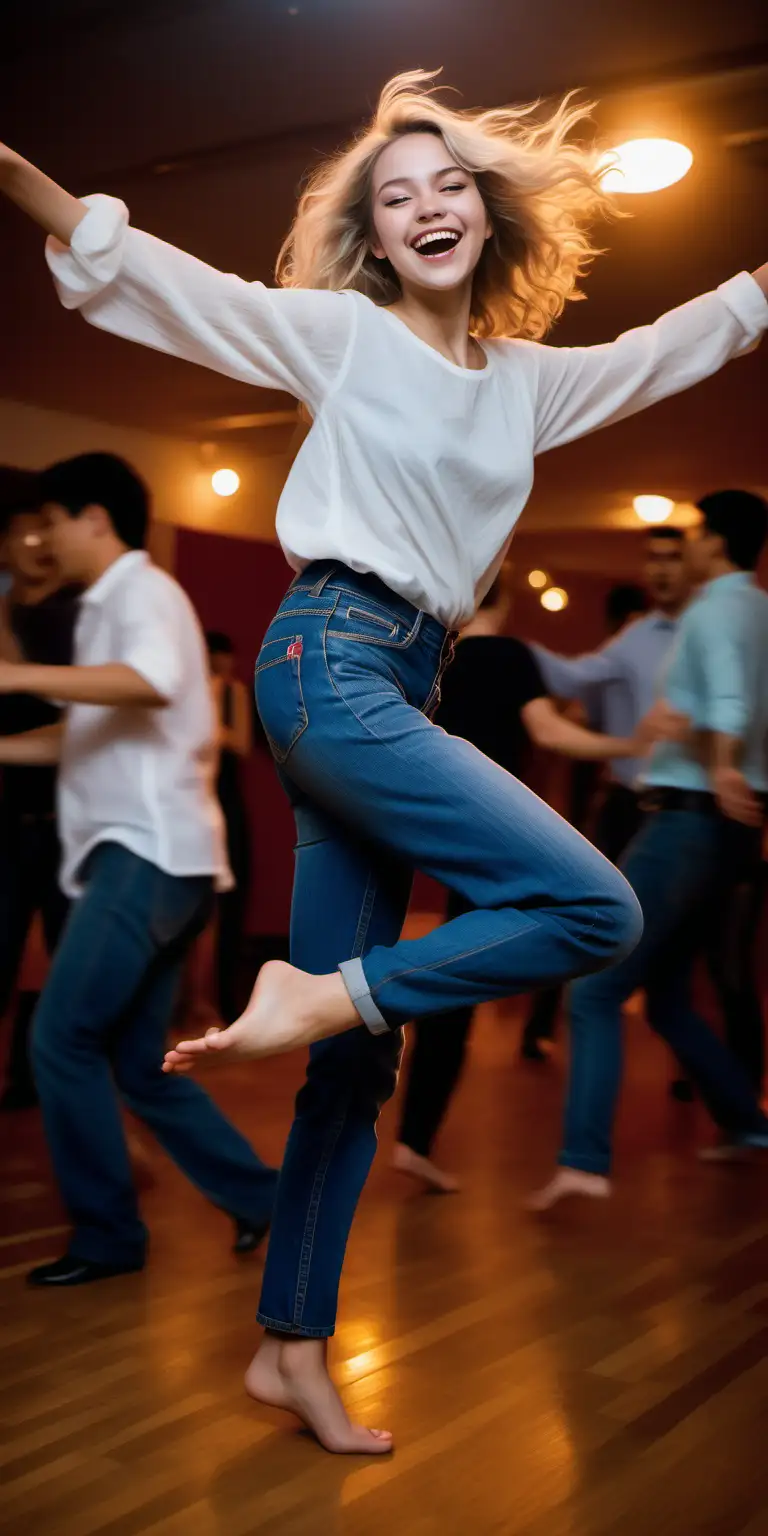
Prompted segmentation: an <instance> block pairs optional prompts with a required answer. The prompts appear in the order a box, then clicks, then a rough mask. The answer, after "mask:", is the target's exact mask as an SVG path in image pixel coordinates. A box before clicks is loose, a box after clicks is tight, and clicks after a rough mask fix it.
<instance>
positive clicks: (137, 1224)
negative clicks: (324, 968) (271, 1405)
mask: <svg viewBox="0 0 768 1536" xmlns="http://www.w3.org/2000/svg"><path fill="white" fill-rule="evenodd" d="M38 494H39V498H40V505H41V507H42V516H43V520H44V526H45V542H44V546H43V547H44V549H45V550H46V551H49V552H50V554H51V555H52V557H53V559H54V561H55V564H56V567H57V569H58V570H59V571H60V573H61V576H62V578H63V579H65V580H70V581H75V582H77V583H79V584H81V585H82V587H83V588H84V591H83V595H82V597H81V599H80V610H79V614H78V620H77V625H76V630H75V643H74V665H71V666H69V665H36V664H28V663H26V662H23V661H19V662H13V661H4V662H1V663H0V694H5V695H10V694H16V693H25V694H29V695H31V696H32V697H33V698H39V699H49V698H54V699H56V700H57V701H58V702H59V704H60V705H64V706H66V707H65V709H64V714H63V719H62V721H60V722H56V723H54V722H50V723H46V724H43V725H41V726H38V727H36V728H34V729H31V730H29V731H26V732H24V733H23V734H20V735H18V736H13V737H5V738H3V739H2V740H0V762H2V763H3V764H12V765H18V764H22V765H45V766H49V767H54V766H55V765H56V764H57V763H58V764H59V765H60V766H59V782H58V810H59V831H60V836H61V842H62V850H63V859H62V869H61V883H62V887H63V890H64V892H65V894H66V895H67V896H68V897H69V898H70V900H71V902H72V908H71V911H70V915H69V918H68V920H67V925H66V928H65V931H64V934H63V936H62V940H61V943H60V945H59V948H58V950H57V952H56V955H55V957H54V960H53V963H52V966H51V970H50V973H49V976H48V980H47V982H46V985H45V988H44V990H43V993H42V996H41V999H40V1003H39V1005H38V1008H37V1011H36V1014H35V1020H34V1027H33V1041H32V1055H33V1067H34V1075H35V1082H36V1084H37V1089H38V1092H39V1095H40V1102H41V1105H42V1110H43V1119H44V1124H45V1130H46V1136H47V1140H48V1146H49V1149H50V1153H51V1158H52V1161H53V1165H54V1170H55V1173H56V1177H57V1180H58V1183H59V1186H60V1189H61V1193H62V1196H63V1199H64V1202H65V1205H66V1207H67V1210H68V1212H69V1215H70V1219H71V1222H72V1228H73V1230H72V1235H71V1239H70V1243H69V1246H68V1249H67V1252H66V1253H65V1254H64V1256H63V1257H62V1258H61V1259H58V1260H56V1261H55V1262H54V1263H49V1264H43V1265H40V1266H38V1267H37V1268H36V1269H33V1270H32V1271H31V1273H30V1275H29V1277H28V1279H29V1282H30V1284H32V1285H35V1286H74V1285H82V1284H85V1283H87V1282H90V1281H96V1280H101V1279H107V1278H109V1277H110V1276H111V1275H116V1274H124V1273H128V1272H131V1271H134V1270H138V1269H141V1268H142V1267H143V1265H144V1262H145V1257H146V1246H147V1233H146V1229H145V1227H144V1225H143V1223H142V1221H141V1218H140V1215H139V1210H138V1205H137V1201H136V1192H135V1188H134V1183H133V1179H132V1170H131V1165H130V1161H129V1155H128V1149H127V1146H126V1140H125V1135H124V1131H123V1126H122V1121H121V1117H120V1111H119V1106H118V1099H117V1093H118V1092H119V1093H120V1095H121V1096H122V1098H123V1100H124V1102H125V1103H126V1105H127V1106H128V1107H129V1108H130V1109H131V1110H132V1111H133V1113H134V1114H136V1115H137V1116H138V1117H139V1119H141V1120H142V1121H143V1122H144V1123H145V1124H146V1125H147V1126H149V1128H150V1129H151V1130H152V1131H153V1133H154V1135H155V1136H156V1137H157V1139H158V1140H159V1141H160V1142H161V1144H162V1145H163V1146H164V1148H165V1150H166V1151H167V1152H168V1153H169V1154H170V1156H171V1157H172V1158H173V1159H174V1161H175V1162H176V1163H177V1164H178V1166H179V1167H180V1168H181V1169H182V1171H183V1172H185V1173H186V1174H187V1177H188V1178H189V1179H190V1180H191V1182H192V1183H193V1184H196V1185H197V1187H198V1188H199V1189H200V1190H201V1191H202V1192H203V1193H204V1194H205V1195H206V1196H207V1197H208V1199H209V1200H211V1201H212V1203H213V1204H215V1205H217V1206H218V1207H219V1208H220V1209H221V1210H223V1211H225V1212H226V1213H227V1214H228V1215H229V1216H230V1217H231V1218H232V1220H233V1221H234V1223H235V1228H236V1248H237V1249H238V1251H247V1250H248V1249H250V1248H252V1247H255V1246H256V1244H257V1243H258V1242H259V1241H260V1240H261V1238H262V1237H263V1236H264V1233H265V1232H266V1230H267V1227H268V1225H269V1219H270V1214H271V1209H272V1202H273V1198H274V1189H275V1182H276V1174H275V1172H274V1170H272V1169H270V1168H267V1167H266V1166H265V1165H264V1164H263V1163H262V1162H261V1161H260V1159H259V1158H258V1157H257V1156H256V1154H255V1153H254V1152H253V1151H252V1149H251V1147H250V1146H249V1144H248V1142H247V1141H246V1140H245V1138H244V1137H243V1136H241V1134H240V1133H239V1132H238V1131H236V1130H235V1128H234V1126H232V1125H231V1124H230V1123H229V1121H228V1120H227V1119H226V1118H225V1117H224V1115H223V1114H222V1113H221V1111H220V1110H219V1109H217V1108H216V1107H215V1105H214V1104H213V1103H212V1101H211V1100H210V1099H209V1098H208V1095H207V1094H206V1093H204V1092H203V1091H202V1090H201V1089H200V1088H199V1087H198V1086H197V1085H196V1084H194V1083H192V1082H190V1081H187V1080H184V1079H182V1078H179V1079H178V1080H175V1079H174V1080H172V1081H169V1080H168V1078H167V1077H165V1076H164V1075H163V1072H162V1059H163V1051H164V1049H165V1045H166V1030H167V1026H168V1022H169V1018H170V1015H171V1011H172V1008H173V1002H174V997H175V993H176V990H177V986H178V982H179V978H180V974H181V969H182V966H183V962H184V957H185V955H186V953H187V951H188V949H189V947H190V945H191V944H192V942H193V941H194V939H195V938H196V936H197V934H198V933H199V932H200V931H201V930H202V928H203V927H204V926H205V923H206V922H207V920H208V917H209V916H210V912H211V909H212V905H213V900H214V885H215V884H218V885H220V886H224V885H226V883H227V881H228V878H229V873H228V868H227V862H226V853H225V848H224V835H223V824H222V817H221V812H220V809H219V806H218V804H217V802H216V800H215V797H214V795H213V792H212V784H211V771H210V768H211V761H212V759H213V756H214V753H215V738H216V724H215V720H214V714H213V707H212V700H211V692H210V680H209V675H208V667H207V664H206V656H205V647H204V641H203V636H202V633H201V631H200V627H199V625H198V622H197V619H196V616H195V613H194V610H193V609H192V607H191V604H190V603H189V600H188V599H187V597H186V596H185V594H184V593H183V592H182V590H181V588H180V587H179V586H178V584H177V583H176V582H175V581H173V579H172V578H171V577H170V576H168V575H166V573H165V572H164V571H161V570H159V569H158V568H157V567H156V566H153V565H152V564H151V562H150V560H149V557H148V555H147V554H146V552H145V550H144V544H145V541H146V534H147V525H148V517H149V502H148V495H147V491H146V488H145V486H144V485H143V483H142V482H141V480H140V479H139V478H138V476H137V475H136V474H135V473H134V471H133V470H132V469H131V468H130V467H129V466H128V465H127V464H125V463H124V462H123V461H122V460H121V459H118V458H116V457H115V456H114V455H112V454H107V453H93V454H82V455H80V456H79V457H78V458H75V459H70V460H67V461H66V462H63V463H61V464H56V465H53V466H52V467H51V468H50V469H48V470H46V471H44V472H43V474H42V475H41V476H40V481H39V490H38ZM116 1090H117V1091H116Z"/></svg>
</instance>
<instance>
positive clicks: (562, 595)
mask: <svg viewBox="0 0 768 1536" xmlns="http://www.w3.org/2000/svg"><path fill="white" fill-rule="evenodd" d="M539 602H540V603H541V606H542V608H546V610H547V612H548V613H562V611H563V609H564V608H567V607H568V593H567V592H566V591H565V590H564V589H563V587H547V590H546V592H542V594H541V597H540V598H539Z"/></svg>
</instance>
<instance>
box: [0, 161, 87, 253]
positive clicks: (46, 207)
mask: <svg viewBox="0 0 768 1536" xmlns="http://www.w3.org/2000/svg"><path fill="white" fill-rule="evenodd" d="M0 188H1V189H2V191H3V192H4V193H5V195H6V197H9V198H10V200H11V202H12V203H15V204H16V206H17V207H18V208H21V210H22V212H23V213H27V214H29V217H30V218H31V219H34V221H35V223H36V224H40V225H41V226H42V228H43V229H44V230H45V232H46V234H49V235H53V236H54V237H55V239H57V240H60V241H61V244H62V245H69V243H70V240H71V239H72V236H73V234H74V232H75V230H76V229H77V226H78V224H79V223H80V221H81V219H83V218H85V214H86V212H87V210H86V206H85V203H81V202H80V199H79V198H78V197H73V196H72V194H71V192H65V191H64V188H63V187H59V186H57V184H56V182H55V181H51V179H50V177H49V176H46V175H45V174H44V173H43V172H42V171H39V170H38V169H37V166H35V165H30V163H29V161H28V160H24V159H22V156H21V155H17V154H16V153H15V151H14V150H12V149H9V148H8V146H7V144H0Z"/></svg>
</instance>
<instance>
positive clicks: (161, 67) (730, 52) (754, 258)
mask: <svg viewBox="0 0 768 1536" xmlns="http://www.w3.org/2000/svg"><path fill="white" fill-rule="evenodd" d="M3 35H4V36H3V54H2V61H1V62H0V101H2V131H3V134H4V135H5V137H7V139H8V141H9V142H10V143H11V144H13V146H14V147H15V148H17V149H19V150H20V151H21V152H22V153H24V154H26V155H28V156H29V157H30V158H32V159H35V160H36V161H38V162H39V163H40V164H42V165H43V167H44V168H45V169H46V170H47V171H48V172H49V173H50V174H51V175H53V176H55V177H57V178H58V179H61V180H62V181H64V182H65V183H66V184H67V185H68V186H70V187H71V189H72V190H73V191H76V192H80V193H83V192H86V191H93V190H99V189H103V190H106V191H109V192H112V193H115V194H117V195H119V196H122V197H124V198H125V200H126V201H127V202H128V203H129V204H130V206H131V209H132V214H133V218H134V222H136V223H138V224H142V225H144V226H145V227H147V228H149V229H151V230H152V231H153V232H154V233H156V234H158V235H160V236H162V237H163V238H165V239H167V240H171V241H174V242H176V243H178V244H181V245H184V246H186V247H187V248H188V249H190V250H192V251H194V252H195V254H197V255H199V256H201V257H203V258H204V259H206V260H208V261H211V262H213V263H215V264H216V265H218V266H221V267H225V268H228V269H230V270H236V271H239V272H241V273H242V274H243V275H244V276H246V277H249V278H256V277H260V278H263V279H266V280H269V277H270V273H271V270H272V266H273V263H274V259H275V255H276V252H277V249H278V246H279V243H280V239H281V236H282V234H283V233H284V231H285V228H286V226H287V224H288V222H289V219H290V214H291V209H292V204H293V200H294V195H295V190H296V187H297V185H298V183H299V182H300V180H301V177H302V175H303V173H304V172H305V171H306V169H307V168H308V166H310V165H312V164H313V163H314V162H315V160H316V158H317V156H318V155H319V154H322V153H323V152H325V151H326V150H328V149H331V148H333V147H335V146H336V145H337V144H338V143H339V142H341V141H342V140H343V138H344V136H345V135H346V133H347V132H348V131H349V129H350V128H351V127H353V126H354V125H355V124H356V123H358V122H359V121H360V119H361V118H362V117H364V116H365V114H366V112H367V111H368V109H369V108H370V105H371V103H372V102H373V101H374V99H375V97H376V94H377V90H378V88H379V86H380V85H381V83H382V82H383V81H384V80H385V79H386V78H387V77H388V76H389V75H390V74H392V73H394V72H396V71H397V70H400V69H404V68H412V67H415V66H419V65H424V66H428V67H432V66H437V65H443V66H444V78H445V79H446V81H447V82H449V83H450V84H452V85H455V86H456V87H458V88H459V90H460V91H461V93H462V95H463V97H464V99H465V101H466V102H467V103H468V104H480V103H482V104H487V105H491V104H494V103H500V102H504V101H514V100H518V101H519V100H530V99H532V98H534V97H544V98H546V97H549V96H553V95H555V94H556V93H558V92H561V91H562V90H564V89H567V88H568V87H572V86H580V87H584V89H585V90H587V91H588V92H589V93H590V94H594V95H595V96H596V97H597V98H599V100H600V103H601V104H600V107H599V109H598V113H597V126H598V130H599V131H600V132H601V133H604V134H605V135H607V137H608V138H609V139H610V138H612V137H613V136H614V135H615V134H618V133H621V132H626V133H631V132H637V131H638V130H640V129H644V130H647V131H650V132H661V133H665V134H668V135H671V136H674V137H680V138H683V139H684V140H685V141H686V142H687V143H689V144H690V145H691V147H692V148H693V149H694V152H695V156H696V160H695V164H694V169H693V171H692V172H691V174H690V175H689V176H688V177H687V178H686V179H685V180H684V181H683V182H682V183H680V184H679V185H678V186H677V187H674V188H671V189H669V190H668V191H666V192H662V193H659V194H656V195H655V196H653V197H649V198H640V199H634V200H629V199H627V203H629V202H630V201H631V202H632V211H633V213H634V214H635V217H634V218H633V219H632V220H631V221H627V222H626V223H623V224H620V225H618V226H612V227H610V228H609V229H607V230H606V237H605V243H606V245H608V246H609V254H608V255H607V256H606V257H604V258H603V259H602V260H601V261H600V262H599V263H598V265H597V267H596V269H595V272H594V275H593V276H592V278H591V279H590V281H589V289H588V291H589V302H588V303H586V304H581V305H575V306H572V308H571V310H570V312H569V314H568V316H567V317H566V319H565V320H564V321H563V322H562V324H561V326H560V327H559V328H558V330H557V334H556V338H555V339H556V340H557V341H558V342H560V341H562V342H574V341H578V342H589V341H596V340H605V339H607V338H609V337H610V336H612V335H614V334H616V333H617V332H618V331H619V330H621V329H624V328H625V327H627V326H630V325H633V324H636V323H639V322H642V321H645V320H649V319H652V318H654V316H655V315H656V314H657V313H660V312H661V311H662V310H663V309H665V308H667V307H669V306H670V305H672V304H675V303H678V302H680V301H681V300H683V299H685V298H688V297H690V296H692V295H693V294H694V293H696V292H698V291H701V290H702V289H705V288H708V287H710V286H712V285H714V284H716V283H717V282H719V281H721V280H722V279H723V278H725V277H727V276H729V275H730V274H731V273H732V272H733V271H736V270H738V269H740V268H742V267H747V268H749V267H754V266H756V265H758V264H759V263H760V262H762V261H763V260H765V259H766V258H768V201H767V199H766V190H767V189H768V7H766V6H765V5H762V4H757V3H750V0H729V3H728V4H727V5H726V4H724V3H723V0H645V3H644V4H640V3H619V4H616V3H613V4H607V3H605V0H581V3H580V4H578V5H575V4H573V0H537V3H536V4H530V3H523V0H295V3H294V0H131V3H130V4H127V3H126V0H123V3H121V4H112V3H97V0H38V3H35V0H26V3H23V4H22V3H19V0H4V5H3ZM0 239H1V240H2V248H3V266H4V279H3V291H2V301H1V303H2V315H1V318H0V325H1V326H2V333H3V339H2V354H1V357H0V370H1V372H0V393H2V394H5V395H7V396H11V397H13V398H17V399H22V400H28V401H34V402H36V403H39V404H43V405H47V406H53V407H60V408H65V409H68V410H73V411H76V412H81V413H85V414H88V415H92V416H95V417H100V418H103V419H109V420H115V421H122V422H128V423H131V424H134V425H138V426H143V427H148V428H151V429H154V430H156V431H167V432H183V433H186V434H192V435H205V428H204V426H203V423H204V422H206V421H208V420H210V419H211V418H219V417H223V416H231V415H233V414H237V413H250V412H254V411H261V410H270V409H274V408H275V407H279V406H281V405H285V404H286V403H287V402H286V401H285V400H284V399H281V398H280V397H279V396H274V395H265V394H258V395H254V392H253V391H249V390H248V389H247V388H245V387H244V386H241V385H238V384H236V383H234V382H232V381H230V380H227V379H223V378H220V377H218V376H216V375H214V374H212V373H209V372H207V371H205V370H201V369H194V368H192V367H190V366H188V365H186V364H182V363H178V362H175V361H173V360H171V359H168V358H164V357H160V356H158V355H157V354H153V353H149V352H144V351H142V350H141V349H139V348H136V347H131V346H129V345H128V344H126V343H122V342H120V341H117V340H115V339H114V338H110V337H106V336H104V335H101V334H99V333H96V332H94V331H92V330H91V329H90V328H88V327H86V326H84V325H83V324H81V323H80V322H79V321H78V320H77V319H76V318H75V317H72V316H68V315H65V314H64V313H62V312H61V311H60V310H59V308H58V305H57V304H56V301H55V299H54V297H53V294H52V292H51V288H50V285H49V282H48V279H47V275H46V272H45V268H44V265H43V261H42V251H41V242H40V240H39V239H38V237H37V235H36V232H35V231H34V230H32V229H30V228H28V227H27V226H26V224H25V222H24V221H23V220H22V219H21V218H20V217H19V216H18V215H17V214H16V212H15V211H14V210H12V209H3V210H2V212H1V213H0ZM767 370H768V353H766V352H765V350H764V351H763V353H762V355H761V354H756V355H755V356H753V357H750V358H748V359H747V360H746V361H744V362H741V363H739V364H737V365H734V366H733V367H731V368H730V369H728V370H726V372H725V373H724V374H723V375H721V377H720V378H718V379H716V380H712V381H709V382H708V383H707V384H705V385H702V386H700V387H699V388H698V389H696V390H694V391H693V392H692V393H691V394H690V395H689V396H687V397H685V398H683V399H679V400H677V401H674V402H670V403H669V404H667V405H664V406H660V407H656V408H655V409H654V410H653V411H652V412H650V413H649V414H648V415H647V416H645V417H644V418H641V419H640V420H637V421H634V422H630V423H626V424H624V425H623V426H622V427H620V428H616V429H613V431H612V433H611V434H610V438H600V437H597V438H595V439H592V440H590V441H588V442H586V443H582V444H577V445H576V446H575V447H573V448H570V449H567V450H562V451H561V452H560V453H558V454H555V455H553V456H552V458H551V460H550V461H549V462H546V463H544V464H542V474H541V476H540V487H541V489H540V493H539V494H540V495H546V496H547V497H548V498H552V497H555V496H557V497H558V498H560V499H561V501H563V503H564V504H566V503H568V502H569V500H570V499H573V500H574V502H575V500H576V499H578V500H579V501H580V502H581V503H582V505H583V501H584V497H585V495H586V496H589V497H594V498H596V500H601V499H602V500H605V499H606V498H607V497H608V498H612V499H613V501H614V502H615V501H616V498H617V497H618V496H620V495H622V494H624V493H625V492H626V493H627V494H629V493H631V491H632V490H637V489H661V490H669V491H670V492H671V493H672V494H677V495H680V496H684V495H692V494H696V493H697V492H698V491H699V490H701V489H702V488H705V487H706V486H710V485H712V484H715V483H722V482H724V481H730V482H737V481H740V482H742V483H749V484H754V485H759V484H763V485H768V463H767V462H766V455H767V454H768V449H767V448H766V436H767V434H766V432H765V425H764V423H765V399H766V394H767V393H768V391H767V390H766V385H767V384H768V372H767ZM259 440H261V442H267V441H268V442H269V443H270V446H271V447H273V446H274V434H272V433H270V434H269V437H268V438H266V437H264V436H262V437H261V439H259V434H258V433H251V434H250V435H249V442H250V443H251V445H253V446H256V448H257V451H258V445H259ZM609 445H610V446H609Z"/></svg>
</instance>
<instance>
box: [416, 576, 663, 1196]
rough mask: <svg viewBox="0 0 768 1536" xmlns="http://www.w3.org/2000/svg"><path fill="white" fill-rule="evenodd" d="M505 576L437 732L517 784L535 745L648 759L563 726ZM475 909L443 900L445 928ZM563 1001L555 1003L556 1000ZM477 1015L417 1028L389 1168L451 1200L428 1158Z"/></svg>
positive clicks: (477, 627) (603, 757)
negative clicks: (510, 631) (517, 621)
mask: <svg viewBox="0 0 768 1536" xmlns="http://www.w3.org/2000/svg"><path fill="white" fill-rule="evenodd" d="M510 607H511V603H510V595H509V569H508V568H507V570H505V572H504V573H503V574H502V575H501V576H499V577H497V579H496V581H495V582H494V584H493V586H492V587H491V588H490V590H489V591H488V592H487V593H486V596H485V597H484V598H483V600H482V602H481V603H480V607H479V609H478V611H477V613H476V615H475V617H474V619H473V620H472V621H471V623H470V624H468V625H467V627H466V629H465V630H464V632H463V634H462V636H461V638H460V640H459V642H458V645H457V647H456V654H455V658H454V660H453V662H452V663H451V665H450V666H449V668H448V670H447V672H446V674H445V677H444V679H443V684H442V698H441V702H440V704H439V706H438V709H437V712H436V714H435V723H436V724H437V725H439V726H442V728H443V730H445V731H447V732H448V733H449V734H450V735H452V736H460V737H463V739H464V740H465V741H469V742H471V743H472V745H473V746H474V747H477V748H478V750H479V751H480V752H483V753H484V754H485V756H486V757H489V758H490V759H491V761H492V762H494V763H498V764H499V765H500V767H502V768H504V769H506V771H507V773H511V774H514V776H515V778H517V779H520V780H521V781H522V782H523V783H525V782H526V781H527V776H528V765H527V761H526V759H527V749H528V748H529V746H530V745H531V744H532V743H533V744H534V745H536V746H537V747H542V748H546V749H547V750H549V751H551V752H559V753H561V754H562V755H563V756H565V757H569V758H572V759H573V760H574V761H576V762H590V763H592V762H606V761H607V760H608V759H609V758H614V759H621V758H622V757H623V756H628V757H631V756H634V755H636V754H637V753H638V752H640V751H642V750H644V741H643V739H642V738H641V737H640V735H639V734H638V733H636V734H635V735H634V736H633V737H631V738H626V739H625V738H621V737H617V736H603V735H600V734H598V733H597V732H595V731H591V730H588V729H586V728H585V727H584V726H583V725H579V724H577V723H576V722H574V721H572V720H569V719H567V718H566V717H565V716H564V715H563V714H562V712H561V711H560V710H559V709H558V708H557V706H556V705H555V703H554V702H553V701H552V699H550V698H548V697H547V692H546V687H545V684H544V681H543V678H542V676H541V672H540V671H539V667H538V664H537V662H536V659H535V657H534V655H533V653H532V651H531V649H530V647H529V646H528V645H526V644H525V643H524V642H523V641H522V640H518V639H515V638H513V637H512V636H510V635H506V634H505V633H504V630H505V627H506V624H507V622H508V619H509V614H510ZM471 910H472V904H471V903H470V902H468V901H466V900H465V898H464V897H462V896H461V895H459V894H457V893H456V892H455V891H449V893H448V905H447V914H446V916H447V920H448V921H449V922H450V921H451V919H452V918H455V917H458V916H460V915H461V914H462V913H464V912H470V911H471ZM558 995H559V994H558ZM473 1015H474V1009H473V1008H471V1007H461V1008H454V1009H451V1010H449V1011H446V1012H443V1013H439V1014H435V1015H434V1016H431V1017H427V1018H422V1019H419V1020H418V1021H417V1023H416V1024H415V1025H414V1026H413V1034H414V1043H413V1050H412V1053H411V1058H410V1067H409V1072H408V1079H407V1083H406V1088H405V1095H404V1101H403V1108H402V1114H401V1119H400V1126H399V1129H398V1133H397V1142H396V1145H395V1151H394V1166H395V1168H397V1170H398V1171H399V1172H400V1173H406V1174H409V1175H410V1176H411V1177H413V1178H416V1179H419V1180H421V1181H423V1182H424V1183H426V1184H427V1185H428V1186H429V1187H430V1188H432V1189H436V1190H439V1191H441V1192H442V1193H446V1194H447V1193H450V1192H451V1191H453V1190H457V1189H458V1188H459V1187H460V1186H459V1182H458V1180H457V1179H456V1178H455V1177H454V1175H453V1174H451V1173H448V1172H446V1171H445V1169H443V1168H440V1167H439V1166H438V1165H437V1164H436V1163H435V1162H434V1161H433V1159H432V1155H431V1154H432V1148H433V1144H434V1141H435V1139H436V1137H437V1133H438V1131H439V1129H440V1126H441V1125H442V1123H443V1120H444V1119H445V1115H446V1113H447V1110H448V1105H449V1103H450V1100H451V1098H452V1096H453V1094H454V1092H455V1090H456V1086H457V1084H458V1081H459V1077H460V1075H461V1072H462V1070H463V1067H464V1062H465V1059H466V1052H467V1042H468V1039H469V1033H470V1030H471V1027H472V1019H473Z"/></svg>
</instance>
